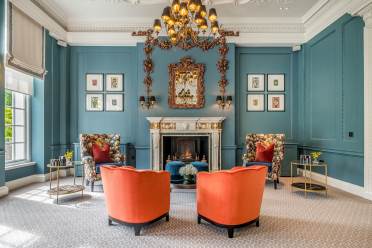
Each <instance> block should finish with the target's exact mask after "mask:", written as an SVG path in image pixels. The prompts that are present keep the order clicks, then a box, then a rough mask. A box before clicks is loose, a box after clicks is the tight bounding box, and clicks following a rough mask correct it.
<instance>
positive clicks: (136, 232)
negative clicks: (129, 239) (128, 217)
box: [134, 225, 141, 236]
mask: <svg viewBox="0 0 372 248" xmlns="http://www.w3.org/2000/svg"><path fill="white" fill-rule="evenodd" d="M140 233H141V226H139V225H135V226H134V235H135V236H139V235H140Z"/></svg>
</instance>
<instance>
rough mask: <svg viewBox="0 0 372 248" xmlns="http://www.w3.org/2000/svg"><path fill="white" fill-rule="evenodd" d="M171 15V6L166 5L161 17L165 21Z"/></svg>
mask: <svg viewBox="0 0 372 248" xmlns="http://www.w3.org/2000/svg"><path fill="white" fill-rule="evenodd" d="M170 15H171V7H169V6H168V7H165V8H164V9H163V14H162V15H161V19H163V21H164V22H166V21H168V19H169V18H170Z"/></svg>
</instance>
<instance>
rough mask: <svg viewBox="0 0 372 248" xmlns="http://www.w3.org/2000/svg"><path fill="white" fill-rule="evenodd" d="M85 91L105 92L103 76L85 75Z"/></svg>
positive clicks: (98, 74)
mask: <svg viewBox="0 0 372 248" xmlns="http://www.w3.org/2000/svg"><path fill="white" fill-rule="evenodd" d="M85 81H86V82H85V90H86V91H89V92H97V91H103V74H102V73H87V74H86V75H85Z"/></svg>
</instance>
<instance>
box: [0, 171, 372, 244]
mask: <svg viewBox="0 0 372 248" xmlns="http://www.w3.org/2000/svg"><path fill="white" fill-rule="evenodd" d="M70 180H71V179H69V178H68V179H64V183H66V182H67V181H70ZM48 187H49V184H48V183H42V184H34V185H30V186H27V187H25V188H22V189H19V190H16V191H13V192H11V193H10V195H8V196H6V197H4V198H1V199H0V247H1V248H15V247H43V248H47V247H58V248H60V247H76V248H93V247H172V248H175V247H283V248H284V247H286V248H287V247H327V248H332V247H334V248H336V247H337V248H340V247H350V248H352V247H355V248H363V247H366V248H367V247H372V204H371V202H369V201H366V200H364V199H361V198H358V197H355V196H352V195H350V194H347V193H344V192H341V191H338V190H334V189H331V190H330V192H329V195H328V197H325V196H324V195H321V194H315V193H311V194H309V195H308V196H307V198H305V197H304V195H303V193H302V192H291V190H290V187H289V181H288V179H282V182H281V184H280V185H279V189H278V190H274V189H273V185H272V184H271V183H270V182H268V183H267V185H266V188H265V193H264V199H263V204H262V211H261V217H260V227H258V228H257V227H255V225H251V226H248V227H245V228H241V229H236V231H235V237H234V238H233V239H229V238H228V237H227V232H226V230H225V229H221V228H218V227H215V226H212V225H210V224H208V223H206V222H202V224H201V225H197V223H196V206H195V192H194V191H192V190H173V191H172V193H171V211H170V221H169V222H165V221H164V220H161V221H159V222H157V223H154V224H153V225H151V226H149V227H146V228H144V229H142V231H141V236H138V237H135V236H134V232H133V229H132V228H130V227H126V226H121V225H115V226H108V224H107V215H106V210H105V203H104V195H103V193H102V188H101V187H99V186H98V187H96V190H97V191H98V192H94V193H91V192H89V191H87V192H85V193H84V197H83V198H81V197H80V196H81V195H79V194H77V195H71V196H65V197H64V198H62V200H61V202H60V205H56V204H54V202H55V200H54V199H50V198H49V197H48V195H47V194H46V192H47V190H48ZM99 191H100V192H99Z"/></svg>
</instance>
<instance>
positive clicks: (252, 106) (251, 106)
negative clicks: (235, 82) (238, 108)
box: [247, 94, 265, 112]
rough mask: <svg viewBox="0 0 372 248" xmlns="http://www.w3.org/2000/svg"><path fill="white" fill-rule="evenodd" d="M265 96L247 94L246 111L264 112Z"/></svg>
mask: <svg viewBox="0 0 372 248" xmlns="http://www.w3.org/2000/svg"><path fill="white" fill-rule="evenodd" d="M264 99H265V96H264V95H263V94H248V95H247V111H249V112H251V111H252V112H254V111H264V110H265V104H264V102H265V101H264Z"/></svg>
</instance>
